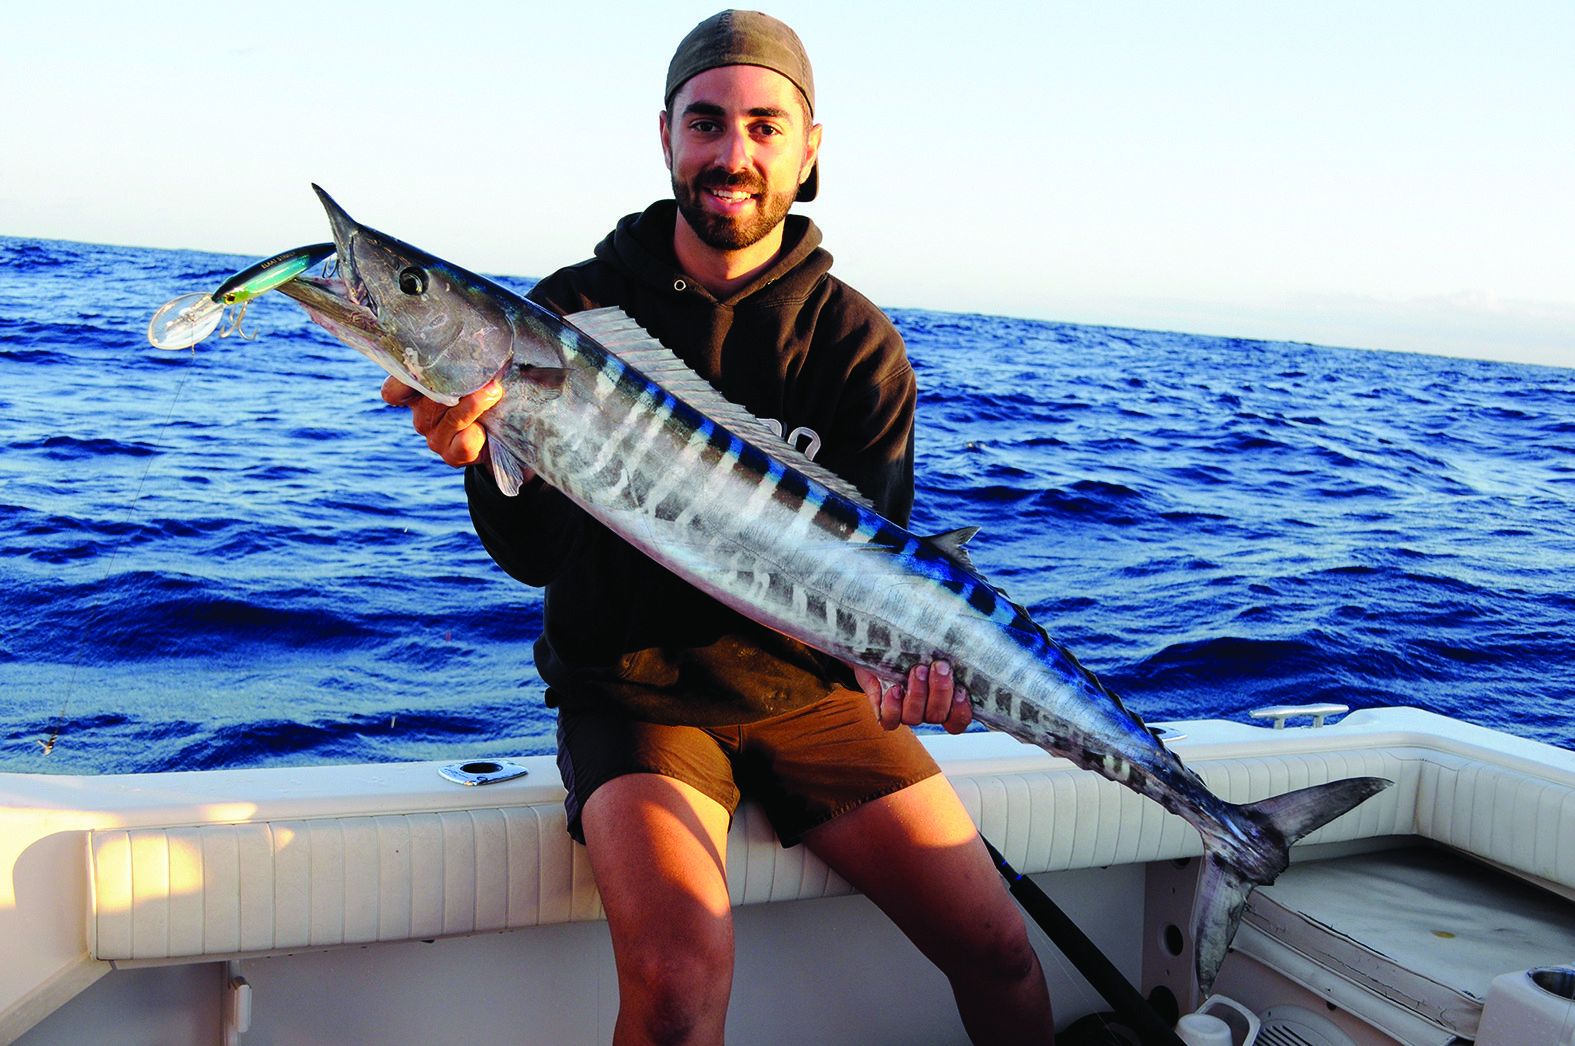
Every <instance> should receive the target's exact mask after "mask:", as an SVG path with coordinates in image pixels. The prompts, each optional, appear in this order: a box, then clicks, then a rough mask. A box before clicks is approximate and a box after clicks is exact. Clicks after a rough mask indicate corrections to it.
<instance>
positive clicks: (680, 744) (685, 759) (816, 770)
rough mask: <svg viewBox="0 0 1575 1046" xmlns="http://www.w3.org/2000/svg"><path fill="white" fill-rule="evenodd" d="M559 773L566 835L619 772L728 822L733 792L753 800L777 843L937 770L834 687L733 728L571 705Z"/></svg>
mask: <svg viewBox="0 0 1575 1046" xmlns="http://www.w3.org/2000/svg"><path fill="white" fill-rule="evenodd" d="M558 769H559V770H560V771H561V772H562V774H563V782H564V785H565V786H566V787H567V788H568V790H569V795H568V798H567V799H565V800H564V806H565V808H566V809H567V810H568V814H569V834H570V835H572V836H573V837H574V838H575V839H576V840H578V841H580V842H582V843H583V842H584V841H585V833H584V831H583V830H582V829H581V826H580V812H581V811H582V810H583V809H584V807H585V801H586V800H587V799H589V798H590V796H591V793H592V792H594V791H595V790H596V789H597V788H598V787H600V786H601V785H603V784H605V783H607V782H608V781H611V780H612V779H613V778H615V777H621V776H623V775H624V774H640V773H650V774H661V775H663V776H664V777H671V778H675V779H677V780H679V781H683V782H684V783H685V784H688V785H691V786H693V787H695V788H697V789H699V790H700V791H701V792H703V793H704V794H705V795H707V796H710V797H711V798H712V799H715V800H716V801H717V802H718V803H720V804H721V805H722V806H723V807H724V808H725V809H726V810H727V812H728V814H729V816H731V815H732V813H733V811H734V810H736V809H737V808H738V800H739V797H740V795H741V794H742V795H748V796H750V797H751V798H753V799H756V800H758V801H760V803H761V804H762V805H763V806H764V807H765V810H766V816H767V817H768V818H769V819H770V821H771V825H772V827H773V828H775V829H776V833H777V838H778V839H780V840H781V841H782V845H783V846H793V845H794V844H796V843H797V842H798V841H799V839H800V837H802V836H803V834H804V833H805V832H807V831H809V830H810V829H811V828H814V827H815V826H816V825H819V824H824V823H825V822H827V821H829V820H831V819H832V818H833V817H836V816H837V815H838V814H841V813H846V812H847V811H849V810H851V809H853V808H854V807H856V806H859V805H860V804H862V803H867V802H869V801H870V800H872V799H879V798H880V797H881V796H884V795H889V794H891V793H892V792H896V791H899V790H900V789H903V788H906V787H908V786H909V785H911V784H916V783H917V782H919V781H922V780H924V779H925V778H927V777H932V776H934V775H935V774H937V773H940V767H938V766H937V765H936V763H935V760H934V759H933V758H931V756H930V753H929V752H928V751H927V750H926V749H925V748H924V746H923V745H922V744H920V743H919V739H918V738H917V737H915V736H914V734H913V731H911V730H909V729H908V728H907V727H905V726H904V727H898V728H897V729H896V730H885V729H883V728H882V727H881V725H880V723H879V722H877V721H876V719H875V716H874V715H873V714H872V712H871V710H870V704H869V699H868V698H866V697H865V696H864V695H863V694H861V693H858V692H856V691H852V690H837V691H834V692H833V693H832V694H831V695H830V696H829V697H827V698H825V699H824V700H822V701H818V702H816V703H815V704H813V705H809V706H807V707H805V708H801V709H798V710H796V711H793V712H788V713H786V714H784V715H780V716H775V717H773V718H771V719H763V720H760V721H759V722H754V723H745V724H742V725H740V726H724V727H704V728H702V727H693V726H660V725H657V724H655V723H642V722H637V721H635V720H631V719H626V718H624V717H622V716H616V715H603V714H600V713H597V712H586V711H583V710H576V709H573V708H572V706H571V707H567V708H560V709H559V711H558Z"/></svg>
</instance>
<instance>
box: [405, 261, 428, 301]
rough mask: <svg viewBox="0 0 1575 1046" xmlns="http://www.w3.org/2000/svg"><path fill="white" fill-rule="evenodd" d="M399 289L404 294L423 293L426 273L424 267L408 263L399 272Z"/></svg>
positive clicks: (425, 286) (424, 291)
mask: <svg viewBox="0 0 1575 1046" xmlns="http://www.w3.org/2000/svg"><path fill="white" fill-rule="evenodd" d="M399 289H400V290H402V291H404V292H405V293H406V294H425V293H426V289H427V274H426V270H425V269H420V268H417V267H416V266H414V265H408V266H406V267H405V268H403V269H401V270H400V272H399Z"/></svg>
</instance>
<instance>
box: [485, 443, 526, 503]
mask: <svg viewBox="0 0 1575 1046" xmlns="http://www.w3.org/2000/svg"><path fill="white" fill-rule="evenodd" d="M487 464H488V466H490V467H491V469H492V481H493V482H494V483H496V484H497V485H498V490H500V491H502V492H503V493H504V494H505V495H506V496H508V497H511V498H512V497H514V496H515V495H516V494H518V493H519V492H520V488H521V487H523V486H524V485H525V466H524V465H522V464H521V463H520V459H519V458H516V457H515V456H514V455H513V454H511V453H509V450H508V448H507V447H505V446H504V445H503V443H502V441H501V440H498V439H489V440H487Z"/></svg>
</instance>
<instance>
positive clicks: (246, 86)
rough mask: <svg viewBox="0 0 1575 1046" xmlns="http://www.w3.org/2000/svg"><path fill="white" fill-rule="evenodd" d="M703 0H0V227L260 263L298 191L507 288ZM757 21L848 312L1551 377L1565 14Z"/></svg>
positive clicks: (608, 172) (795, 6) (1566, 148)
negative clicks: (861, 304)
mask: <svg viewBox="0 0 1575 1046" xmlns="http://www.w3.org/2000/svg"><path fill="white" fill-rule="evenodd" d="M717 9H718V7H717V6H714V0H711V2H698V3H697V2H691V0H682V2H668V3H661V4H653V3H650V2H642V3H636V2H597V0H584V2H580V3H563V2H561V0H560V2H556V3H552V4H545V3H543V4H536V3H503V2H473V3H466V2H465V0H451V2H449V3H445V4H434V3H431V2H426V3H406V2H402V0H379V2H377V3H371V2H345V3H334V2H332V0H319V2H317V3H313V4H301V3H296V4H279V5H247V6H244V8H242V9H237V8H235V6H234V5H220V4H212V3H180V2H159V0H150V2H143V3H136V4H127V3H123V2H117V3H99V2H72V0H60V2H57V3H52V4H36V5H28V11H27V15H26V17H25V18H22V17H13V18H11V19H9V20H8V22H7V26H6V31H5V33H4V34H3V36H0V89H3V90H4V93H5V97H6V99H7V101H6V104H5V106H4V109H3V111H0V234H5V235H12V236H37V237H47V238H54V239H66V240H81V241H88V242H98V243H114V244H129V245H138V246H150V247H189V248H197V249H203V250H214V251H223V252H233V253H237V254H242V255H249V256H256V257H257V258H262V257H264V256H266V255H269V254H273V253H276V252H278V251H282V250H286V249H289V248H292V247H296V246H300V245H303V244H307V243H314V242H318V241H321V240H325V239H327V238H328V227H327V223H326V221H325V219H324V218H323V215H322V212H321V210H320V208H319V206H318V204H317V201H316V198H315V197H314V196H313V194H312V192H311V190H310V188H309V183H311V182H313V181H315V182H318V183H320V184H321V185H322V186H323V187H324V188H326V189H327V190H328V191H329V192H330V193H332V194H333V195H334V197H335V198H336V199H337V200H338V201H339V202H340V203H341V204H342V205H343V206H344V207H345V208H346V209H347V210H348V211H349V212H350V213H351V214H352V215H354V216H355V217H356V218H357V219H359V220H360V221H362V222H364V223H366V224H368V225H372V226H374V227H377V228H380V229H383V230H384V231H386V232H389V233H392V234H394V235H396V236H399V237H401V238H403V239H405V240H408V241H410V242H412V243H415V244H417V245H418V246H421V247H423V248H425V249H427V250H428V251H431V252H432V253H434V254H437V255H440V256H442V257H445V258H448V259H449V260H450V261H453V262H455V263H457V264H460V265H463V266H465V267H467V268H471V269H475V270H478V271H481V272H487V273H494V274H506V275H516V276H541V275H544V274H546V273H547V272H549V271H551V270H552V269H554V268H557V267H558V266H560V265H563V264H567V263H570V262H573V261H577V260H579V259H581V258H584V257H586V256H588V255H589V253H590V250H591V248H592V246H594V244H595V243H596V241H597V240H599V239H600V238H601V237H602V236H603V235H604V234H605V233H606V231H607V230H608V229H609V228H611V226H612V224H613V223H614V222H615V221H616V220H617V218H618V217H620V216H621V215H623V214H626V213H628V212H631V211H635V210H639V209H640V208H642V207H644V206H645V205H646V204H647V203H649V202H650V201H651V200H652V199H655V198H657V197H658V196H663V195H666V194H668V192H669V190H668V182H667V173H666V170H665V169H664V168H663V166H662V161H661V152H660V149H659V147H658V139H657V111H658V109H659V108H660V106H661V94H662V83H663V78H664V76H665V73H666V67H667V62H668V59H669V58H670V57H671V54H672V51H673V48H674V47H675V46H676V44H677V43H678V41H679V39H680V38H682V36H683V35H684V33H686V32H687V31H688V30H689V29H690V28H691V27H692V26H693V25H694V24H695V23H696V22H698V21H699V20H701V19H702V18H704V17H706V16H708V15H710V14H712V13H714V12H715V11H716V10H717ZM767 10H769V11H770V12H771V13H772V14H775V15H777V16H778V17H780V18H782V19H784V20H785V21H787V22H788V23H789V24H791V25H793V26H794V28H795V29H796V30H797V31H798V33H799V35H800V36H801V37H802V38H803V40H804V42H805V45H806V46H807V48H808V50H809V54H810V58H811V60H812V61H813V63H814V67H815V80H816V89H817V94H818V99H817V101H818V111H817V113H816V117H817V119H818V120H820V121H821V122H822V123H823V124H824V126H825V140H824V145H823V150H822V156H821V161H822V162H821V194H820V199H819V200H817V201H815V202H814V203H812V204H808V205H801V207H800V209H801V211H802V212H803V213H806V214H808V215H810V216H811V217H813V218H814V219H815V221H816V222H817V223H818V224H819V225H820V226H821V228H822V230H823V231H824V233H825V238H826V239H825V245H826V246H827V248H828V249H830V250H831V252H832V253H833V254H834V255H835V256H836V258H837V265H836V268H835V270H834V271H835V272H837V273H838V274H840V275H841V276H842V277H843V278H844V279H846V280H847V281H848V282H850V283H852V284H853V285H854V286H856V287H858V288H859V289H860V290H862V291H863V292H864V293H865V294H866V295H868V296H869V297H870V298H871V299H873V300H874V301H875V302H876V303H877V304H880V305H883V306H887V307H916V308H931V309H940V310H947V311H958V312H983V313H993V314H1000V315H1008V316H1021V317H1032V318H1041V319H1053V320H1064V321H1070V322H1079V323H1100V324H1111V325H1117V326H1129V327H1141V328H1150V329H1159V330H1178V331H1187V332H1192V333H1205V334H1219V335H1232V336H1239V337H1251V338H1272V339H1284V340H1291V341H1307V342H1314V343H1318V344H1324V345H1338V346H1353V347H1361V348H1385V349H1399V350H1405V351H1415V352H1434V353H1441V354H1445V355H1452V356H1470V357H1483V358H1494V359H1509V360H1516V361H1521V362H1531V363H1548V364H1554V365H1557V366H1564V367H1571V366H1575V189H1572V183H1575V59H1572V56H1575V3H1572V2H1571V0H1492V2H1488V0H1479V2H1476V3H1456V2H1450V0H1422V2H1398V0H1394V2H1391V0H1354V2H1348V0H1321V2H1319V3H1307V2H1296V3H1288V2H1278V0H1237V2H1208V0H1200V2H1190V3H1177V2H1174V0H1168V2H1159V0H1154V2H1121V0H1108V2H1106V0H1099V2H1093V0H1075V2H1064V0H1033V2H1027V3H997V2H992V0H977V2H971V3H948V4H940V3H927V2H922V0H921V2H909V3H904V4H900V5H899V4H889V5H888V4H864V3H860V2H857V0H837V2H824V0H780V2H776V3H772V4H770V5H767ZM184 289H193V290H202V289H211V288H184ZM159 304H161V303H160V302H150V303H149V311H150V314H151V311H152V309H154V308H156V307H157V306H158V305H159Z"/></svg>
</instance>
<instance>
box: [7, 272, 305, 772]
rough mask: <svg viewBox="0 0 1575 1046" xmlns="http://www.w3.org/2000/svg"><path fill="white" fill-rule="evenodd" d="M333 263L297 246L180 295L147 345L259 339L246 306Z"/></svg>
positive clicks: (78, 657) (164, 310) (156, 320)
mask: <svg viewBox="0 0 1575 1046" xmlns="http://www.w3.org/2000/svg"><path fill="white" fill-rule="evenodd" d="M334 259H335V248H334V245H333V244H332V243H316V244H312V245H310V246H307V247H297V248H295V249H294V250H291V251H285V252H284V253H282V254H276V255H274V256H273V257H271V258H266V259H264V260H263V261H260V262H258V263H256V264H255V265H251V266H248V267H247V268H245V269H242V270H241V271H240V272H237V273H236V274H235V275H233V276H231V277H230V278H229V279H227V280H225V281H224V282H223V283H221V284H220V285H219V288H218V290H216V291H214V292H213V293H211V294H208V293H204V292H202V291H198V292H196V293H192V294H182V295H180V296H179V297H176V298H173V299H171V300H170V301H167V302H165V303H164V305H163V306H161V307H160V308H159V309H158V310H157V311H156V312H154V314H153V318H152V319H151V320H150V321H149V322H148V341H149V342H151V343H152V344H153V345H154V347H156V348H160V349H169V350H180V349H190V350H191V356H192V359H196V356H197V348H196V346H197V343H198V342H200V341H202V340H203V339H204V338H206V337H207V336H208V335H210V334H212V333H213V332H214V330H215V329H219V328H222V329H219V337H221V338H227V337H229V336H230V335H232V334H238V335H240V336H241V338H243V339H245V340H247V341H251V340H253V339H255V338H256V337H257V334H258V331H257V330H256V329H254V330H252V331H251V332H250V333H248V332H247V331H245V330H243V329H242V327H241V321H242V320H243V319H244V318H245V316H246V307H247V305H249V304H250V303H251V301H252V299H253V298H256V297H257V296H259V295H261V294H265V293H267V292H268V291H271V290H273V289H274V288H276V287H279V286H281V285H282V284H285V283H288V282H289V281H290V280H293V279H295V277H297V276H299V275H300V274H301V273H303V272H305V271H306V270H307V269H310V268H312V267H313V266H316V265H323V266H324V267H325V271H326V266H327V265H328V263H329V262H330V261H331V260H334ZM226 314H229V317H230V323H229V325H228V326H227V327H225V326H224V322H223V321H224V318H225V315H226ZM189 373H190V372H182V374H181V377H180V381H178V382H177V383H176V385H175V392H174V395H173V397H172V398H171V401H170V406H169V411H168V412H167V413H166V414H165V416H164V422H163V424H162V425H160V426H159V431H158V435H157V437H156V438H155V442H154V444H153V447H154V450H155V451H157V450H158V449H159V447H160V445H161V444H162V443H163V442H164V438H165V436H166V435H167V433H168V432H169V426H170V422H171V421H173V420H174V417H175V408H176V407H178V406H179V405H180V399H181V394H182V392H183V391H184V390H185V388H186V378H187V376H188V374H189ZM155 456H156V454H155V455H150V456H149V460H148V464H147V466H146V467H145V468H144V469H143V470H142V475H141V477H139V478H138V480H137V486H136V490H135V491H134V492H133V493H132V495H131V502H130V503H129V504H128V505H127V506H126V509H127V515H128V516H129V515H130V510H131V509H133V508H135V507H136V504H137V502H138V501H140V500H142V491H143V488H144V487H145V486H146V484H147V481H148V475H149V473H151V472H152V470H153V457H155ZM124 541H125V536H124V535H123V536H121V537H120V538H117V539H116V540H115V541H113V542H112V543H111V545H110V550H109V559H108V561H107V562H106V564H105V566H104V573H103V575H102V576H101V577H100V579H99V585H98V590H99V592H100V593H102V591H103V589H104V586H105V584H106V583H107V582H108V580H109V577H110V575H111V574H112V572H113V571H114V569H115V563H116V561H117V560H118V559H119V557H120V549H121V544H122V542H124ZM102 610H103V596H102V595H100V596H99V597H98V601H97V602H95V603H94V604H93V606H92V607H90V608H89V610H88V613H87V621H86V622H85V623H84V624H83V626H82V629H81V631H80V632H79V633H78V637H77V647H76V654H75V656H74V657H73V658H72V659H71V671H70V672H69V673H68V675H67V676H66V692H65V694H64V695H63V696H62V697H61V700H60V711H59V712H58V713H57V714H56V715H55V718H54V719H53V720H51V721H50V722H49V723H48V724H47V728H48V731H49V733H48V737H47V738H44V739H36V738H35V741H36V743H37V744H38V745H39V747H40V748H42V749H43V750H44V755H46V756H47V755H50V754H51V753H53V752H54V750H55V745H56V743H57V742H59V740H60V732H61V731H62V730H63V729H64V728H65V722H66V712H67V710H68V708H69V706H70V703H71V697H72V694H73V693H74V692H75V690H76V680H77V674H78V673H79V672H80V671H81V668H82V658H83V656H84V649H85V645H86V642H87V636H88V634H89V632H90V631H91V629H92V628H93V626H94V625H95V624H97V623H98V621H99V619H100V617H101V614H102Z"/></svg>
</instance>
